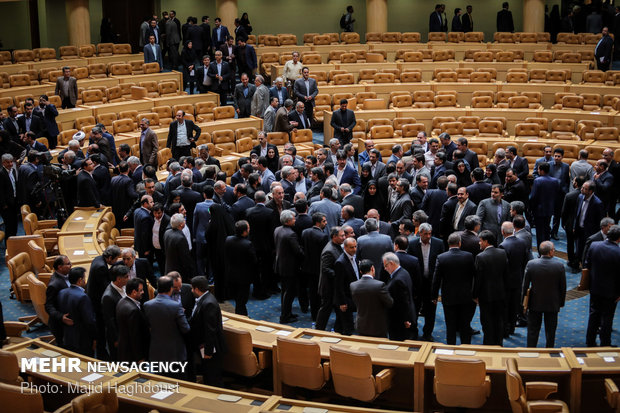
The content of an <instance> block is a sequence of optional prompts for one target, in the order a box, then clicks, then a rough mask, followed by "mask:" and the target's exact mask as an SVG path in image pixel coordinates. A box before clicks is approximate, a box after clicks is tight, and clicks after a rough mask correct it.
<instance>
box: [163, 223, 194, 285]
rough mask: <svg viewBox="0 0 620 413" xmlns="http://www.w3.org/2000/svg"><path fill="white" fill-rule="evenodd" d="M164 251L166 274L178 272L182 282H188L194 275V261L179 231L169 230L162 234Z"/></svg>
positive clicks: (183, 236) (185, 239)
mask: <svg viewBox="0 0 620 413" xmlns="http://www.w3.org/2000/svg"><path fill="white" fill-rule="evenodd" d="M164 250H165V251H166V274H167V273H169V272H170V271H178V272H179V274H181V278H183V281H187V280H190V279H191V278H192V277H193V276H194V275H195V273H196V269H195V266H194V259H193V258H192V254H191V252H190V250H189V245H188V244H187V238H185V235H184V234H183V232H182V231H181V230H178V229H172V228H171V229H169V230H167V231H166V233H165V234H164Z"/></svg>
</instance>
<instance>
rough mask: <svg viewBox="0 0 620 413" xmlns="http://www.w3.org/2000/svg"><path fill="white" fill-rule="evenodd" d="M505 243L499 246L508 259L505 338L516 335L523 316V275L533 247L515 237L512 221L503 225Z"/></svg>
mask: <svg viewBox="0 0 620 413" xmlns="http://www.w3.org/2000/svg"><path fill="white" fill-rule="evenodd" d="M502 236H503V237H504V241H502V243H501V244H500V245H499V247H500V248H501V249H503V250H504V251H506V256H507V257H508V275H507V277H506V285H505V288H506V307H505V308H506V316H505V319H504V338H508V336H510V335H511V334H514V331H515V326H516V325H517V318H518V316H519V314H523V311H520V310H522V307H521V303H523V300H521V301H519V300H520V298H521V286H522V285H523V273H524V271H525V266H526V265H527V262H528V261H529V258H530V252H531V250H532V248H531V245H527V244H526V243H525V242H524V241H523V240H521V239H519V238H517V237H516V236H515V235H514V225H513V224H512V222H510V221H506V222H504V223H503V224H502Z"/></svg>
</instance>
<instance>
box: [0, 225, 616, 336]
mask: <svg viewBox="0 0 620 413" xmlns="http://www.w3.org/2000/svg"><path fill="white" fill-rule="evenodd" d="M20 233H22V234H23V231H22V229H21V226H20ZM534 239H535V237H534ZM555 245H556V249H557V250H558V251H560V252H564V251H566V238H565V235H564V233H563V232H560V241H556V242H555ZM2 252H4V250H2ZM556 259H559V258H556ZM566 278H567V290H571V289H573V288H574V287H576V286H577V284H578V283H579V279H580V273H573V272H570V270H569V269H568V268H567V272H566ZM9 286H10V283H9V274H8V269H7V268H6V265H5V263H4V260H2V262H0V301H1V302H2V307H3V312H4V319H5V320H17V318H18V317H21V316H25V315H32V314H34V309H33V307H32V305H31V304H30V303H24V304H22V303H20V302H18V301H17V300H14V299H10V298H9ZM588 303H589V299H588V297H587V296H585V297H581V298H577V299H574V300H570V301H567V302H566V305H565V307H564V308H562V310H561V311H560V315H559V320H558V329H557V334H556V343H555V346H556V347H581V346H585V332H586V326H587V320H588ZM227 304H228V305H226V307H228V308H231V307H233V308H234V301H231V302H230V303H227ZM280 308H281V307H280V297H279V295H274V296H272V297H271V298H270V299H268V300H264V301H257V300H254V299H252V298H250V301H249V303H248V311H249V314H250V317H251V318H254V319H261V320H265V321H271V322H276V323H277V322H278V321H279V318H280ZM293 313H296V314H298V315H299V319H298V321H297V322H295V323H293V324H292V325H293V326H295V327H302V328H310V327H312V320H311V318H310V314H309V313H308V314H303V313H302V312H301V310H300V307H299V303H298V302H297V300H295V302H294V304H293ZM334 321H335V315H333V314H332V316H331V318H330V321H329V323H328V327H327V328H328V329H331V328H332V327H333V325H334ZM418 323H419V325H418V330H419V331H420V332H421V331H422V326H423V325H424V318H423V317H420V318H419V319H418ZM618 323H619V321H618V319H617V318H616V320H615V322H614V331H613V334H612V342H613V343H619V342H620V333H619V332H618V329H619V328H620V326H619V325H618ZM472 327H473V328H475V329H478V330H480V329H481V327H480V316H479V313H478V312H476V315H475V316H474V319H473V321H472ZM44 334H49V330H48V329H47V328H46V327H44V326H36V327H35V328H34V329H32V330H31V331H29V332H28V333H26V335H27V336H29V337H38V336H40V335H44ZM526 335H527V329H526V328H517V329H516V334H515V335H513V336H511V337H510V338H509V339H506V340H504V346H506V347H523V346H525V343H526ZM433 336H434V338H435V340H436V341H438V342H444V343H445V340H446V329H445V322H444V316H443V308H442V306H441V305H438V306H437V319H436V323H435V329H434V331H433ZM472 344H482V335H476V336H473V337H472ZM543 345H544V333H543V332H542V331H541V336H540V339H539V346H541V347H542V346H543Z"/></svg>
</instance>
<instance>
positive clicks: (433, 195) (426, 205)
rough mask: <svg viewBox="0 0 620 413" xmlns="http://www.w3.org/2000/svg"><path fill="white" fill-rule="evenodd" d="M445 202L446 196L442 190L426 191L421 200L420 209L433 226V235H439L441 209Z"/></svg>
mask: <svg viewBox="0 0 620 413" xmlns="http://www.w3.org/2000/svg"><path fill="white" fill-rule="evenodd" d="M447 200H448V194H447V193H446V191H445V190H443V189H427V190H426V195H424V198H423V199H422V205H420V208H421V209H422V210H424V212H426V214H427V215H428V223H429V224H431V225H432V226H433V234H439V233H440V221H441V208H442V207H443V204H444V203H445V202H446V201H447ZM409 218H411V216H409Z"/></svg>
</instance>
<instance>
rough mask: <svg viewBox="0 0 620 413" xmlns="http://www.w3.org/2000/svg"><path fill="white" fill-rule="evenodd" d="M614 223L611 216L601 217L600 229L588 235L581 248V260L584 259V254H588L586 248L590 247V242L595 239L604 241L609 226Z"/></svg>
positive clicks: (595, 240)
mask: <svg viewBox="0 0 620 413" xmlns="http://www.w3.org/2000/svg"><path fill="white" fill-rule="evenodd" d="M614 223H615V221H614V220H613V218H609V217H605V218H603V219H601V230H600V231H599V232H596V233H594V234H593V235H590V236H589V237H588V239H587V241H586V245H585V247H584V249H583V260H582V261H585V259H586V256H587V255H588V250H589V249H590V246H591V245H592V243H594V242H597V241H605V240H606V239H607V233H608V232H609V229H610V228H611V226H612V225H614Z"/></svg>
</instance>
